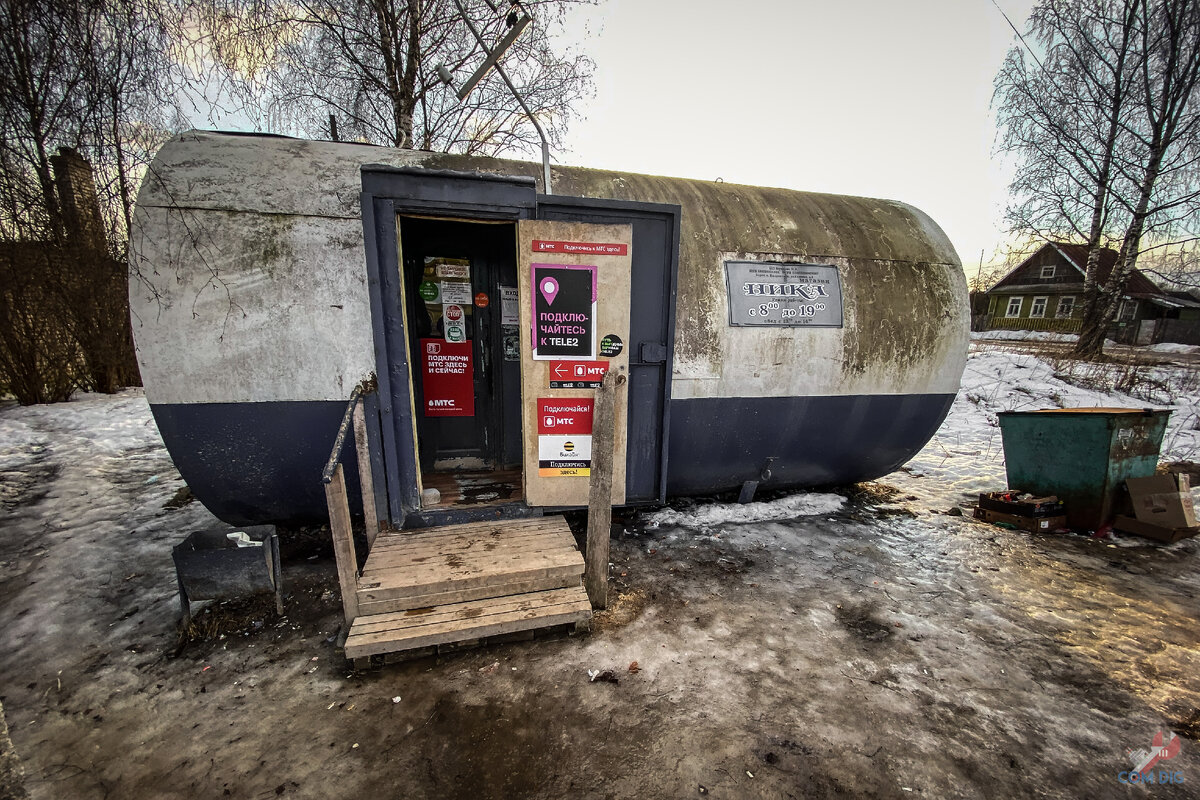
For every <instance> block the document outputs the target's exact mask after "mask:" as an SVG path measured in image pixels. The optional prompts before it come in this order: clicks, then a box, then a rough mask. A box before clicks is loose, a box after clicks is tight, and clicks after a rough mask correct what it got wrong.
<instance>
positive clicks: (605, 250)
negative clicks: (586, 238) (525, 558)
mask: <svg viewBox="0 0 1200 800" xmlns="http://www.w3.org/2000/svg"><path fill="white" fill-rule="evenodd" d="M532 250H533V252H535V253H580V254H582V255H586V256H624V255H628V254H629V245H626V244H620V243H618V242H549V241H546V240H545V239H534V240H533V247H532Z"/></svg>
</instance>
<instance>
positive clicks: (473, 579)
mask: <svg viewBox="0 0 1200 800" xmlns="http://www.w3.org/2000/svg"><path fill="white" fill-rule="evenodd" d="M581 574H583V556H582V555H581V554H580V553H579V551H578V550H577V549H576V547H575V538H574V537H573V536H572V535H571V531H570V528H568V527H567V524H566V521H565V520H564V519H563V518H562V517H542V518H537V519H529V520H515V521H505V522H497V521H487V522H474V523H468V524H464V525H450V526H446V527H444V528H434V529H431V530H425V531H420V532H416V533H392V534H386V535H381V536H379V537H378V538H377V539H376V540H375V545H374V547H372V549H371V554H370V555H369V556H368V557H367V563H366V565H365V566H364V568H363V571H362V575H361V577H360V578H359V580H358V586H359V594H360V596H362V597H363V599H364V600H379V599H384V598H386V597H399V596H405V595H413V594H426V593H428V594H433V593H440V592H446V591H450V590H451V589H452V588H455V587H457V588H470V587H477V586H482V585H486V584H488V583H497V584H511V583H517V582H521V581H529V580H535V579H541V578H552V577H555V578H569V577H573V576H578V575H581Z"/></svg>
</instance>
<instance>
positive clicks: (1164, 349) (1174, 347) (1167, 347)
mask: <svg viewBox="0 0 1200 800" xmlns="http://www.w3.org/2000/svg"><path fill="white" fill-rule="evenodd" d="M1146 350H1147V351H1148V352H1151V353H1200V345H1195V344H1179V343H1177V342H1160V343H1159V344H1152V345H1149V346H1147V347H1146Z"/></svg>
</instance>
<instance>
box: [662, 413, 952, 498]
mask: <svg viewBox="0 0 1200 800" xmlns="http://www.w3.org/2000/svg"><path fill="white" fill-rule="evenodd" d="M953 402H954V395H952V394H946V395H943V394H920V395H912V394H909V395H853V396H845V397H711V398H698V399H692V400H672V401H671V446H670V450H669V460H668V461H667V493H668V494H671V495H694V494H706V493H709V492H717V491H723V490H726V489H736V488H738V487H740V486H741V485H742V483H743V482H745V481H750V480H759V479H760V475H761V473H762V470H763V469H764V468H766V466H767V459H768V458H774V459H775V460H774V461H773V462H771V464H770V470H771V478H770V480H769V481H766V482H764V483H762V484H761V486H763V487H791V486H829V485H834V484H842V483H854V482H855V481H862V480H870V479H872V478H878V477H880V476H882V475H886V474H888V473H889V472H892V471H893V470H895V469H896V468H897V467H899V466H900V465H901V464H903V463H904V462H906V461H908V460H909V459H910V458H912V457H913V456H914V455H915V454H916V453H917V451H918V450H920V449H921V448H922V447H924V446H925V443H926V442H928V441H929V438H930V437H931V436H933V434H934V432H935V431H937V429H938V427H939V426H940V425H941V424H942V420H944V419H945V418H946V414H947V413H948V412H949V411H950V404H951V403H953Z"/></svg>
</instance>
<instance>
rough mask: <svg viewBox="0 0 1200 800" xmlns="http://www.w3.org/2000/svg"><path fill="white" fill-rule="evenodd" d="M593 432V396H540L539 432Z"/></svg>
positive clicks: (542, 433) (548, 433)
mask: <svg viewBox="0 0 1200 800" xmlns="http://www.w3.org/2000/svg"><path fill="white" fill-rule="evenodd" d="M591 432H592V398H590V397H539V398H538V434H540V435H551V434H568V433H570V434H591Z"/></svg>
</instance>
